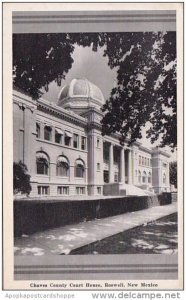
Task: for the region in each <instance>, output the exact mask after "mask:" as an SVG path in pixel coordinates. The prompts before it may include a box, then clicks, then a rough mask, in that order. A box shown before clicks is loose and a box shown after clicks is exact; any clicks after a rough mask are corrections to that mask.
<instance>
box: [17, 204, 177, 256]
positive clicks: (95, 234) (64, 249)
mask: <svg viewBox="0 0 186 300" xmlns="http://www.w3.org/2000/svg"><path fill="white" fill-rule="evenodd" d="M176 211H177V202H174V203H172V204H170V205H165V206H156V207H151V208H148V209H145V210H141V211H136V212H131V213H125V214H122V215H118V216H113V217H108V218H104V219H96V220H92V221H88V222H83V223H79V224H72V225H67V226H63V227H58V228H54V229H50V230H46V231H43V232H39V233H35V234H32V235H30V236H28V235H23V236H22V237H21V238H15V247H14V250H15V255H34V256H39V255H59V254H69V253H70V251H71V250H73V249H76V248H78V247H82V246H84V245H87V244H90V243H92V242H95V241H98V240H102V239H104V238H106V237H109V236H111V235H114V234H117V233H119V232H123V231H125V230H128V229H131V228H134V227H136V226H139V225H143V224H147V223H148V222H151V221H153V220H157V219H159V218H162V217H164V216H168V215H170V214H172V213H175V212H176Z"/></svg>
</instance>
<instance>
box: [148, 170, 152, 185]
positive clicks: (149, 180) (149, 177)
mask: <svg viewBox="0 0 186 300" xmlns="http://www.w3.org/2000/svg"><path fill="white" fill-rule="evenodd" d="M151 181H152V178H151V173H150V172H149V174H148V183H151Z"/></svg>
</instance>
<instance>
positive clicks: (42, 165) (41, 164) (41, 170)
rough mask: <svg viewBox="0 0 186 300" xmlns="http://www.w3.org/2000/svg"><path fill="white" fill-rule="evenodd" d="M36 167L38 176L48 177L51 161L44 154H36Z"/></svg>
mask: <svg viewBox="0 0 186 300" xmlns="http://www.w3.org/2000/svg"><path fill="white" fill-rule="evenodd" d="M36 167H37V174H40V175H48V173H49V159H48V156H47V155H46V154H45V153H44V152H38V153H37V154H36Z"/></svg>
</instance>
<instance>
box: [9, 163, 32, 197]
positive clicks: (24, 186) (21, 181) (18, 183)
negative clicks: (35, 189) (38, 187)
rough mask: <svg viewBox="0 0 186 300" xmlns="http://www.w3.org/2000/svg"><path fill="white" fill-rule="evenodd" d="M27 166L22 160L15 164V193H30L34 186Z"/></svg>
mask: <svg viewBox="0 0 186 300" xmlns="http://www.w3.org/2000/svg"><path fill="white" fill-rule="evenodd" d="M27 171H28V170H27V166H26V165H25V164H23V163H22V162H21V161H19V163H15V162H14V164H13V181H14V184H13V189H14V194H17V193H21V194H26V195H29V194H30V192H31V190H32V188H31V185H30V175H29V174H28V173H27Z"/></svg>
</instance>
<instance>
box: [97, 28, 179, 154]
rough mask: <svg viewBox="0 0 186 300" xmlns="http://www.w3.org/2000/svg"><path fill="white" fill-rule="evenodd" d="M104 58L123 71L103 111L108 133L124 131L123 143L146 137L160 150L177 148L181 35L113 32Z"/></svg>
mask: <svg viewBox="0 0 186 300" xmlns="http://www.w3.org/2000/svg"><path fill="white" fill-rule="evenodd" d="M105 55H107V56H108V58H109V65H110V66H111V68H114V67H117V68H118V71H117V73H118V76H117V79H118V84H117V86H116V87H115V88H113V89H112V92H111V96H110V99H108V100H107V101H106V103H105V105H104V107H103V111H104V112H105V113H106V114H105V116H104V118H103V122H102V124H103V133H104V134H110V133H113V132H119V133H120V134H121V142H124V141H125V140H126V137H128V138H129V139H130V142H131V143H132V142H134V141H135V140H136V139H138V138H139V139H140V138H141V137H142V129H143V127H144V126H145V125H146V123H147V122H150V123H151V124H150V125H151V127H150V129H148V131H147V137H148V138H150V139H151V142H152V143H153V142H155V141H156V140H157V139H158V138H159V137H161V144H160V146H162V147H164V146H165V145H167V146H170V147H172V148H174V147H175V146H176V144H177V127H176V125H177V122H176V37H175V33H174V32H167V33H162V32H158V33H152V32H150V33H148V32H145V33H126V34H124V35H123V34H120V33H119V34H113V35H111V36H110V38H109V39H108V42H107V49H106V51H105Z"/></svg>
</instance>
